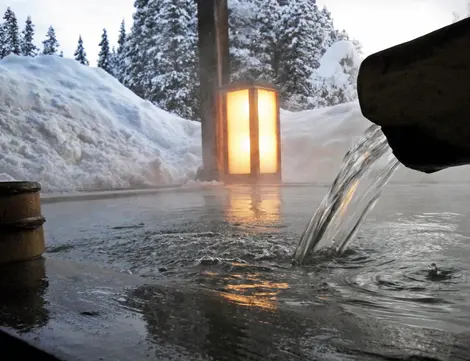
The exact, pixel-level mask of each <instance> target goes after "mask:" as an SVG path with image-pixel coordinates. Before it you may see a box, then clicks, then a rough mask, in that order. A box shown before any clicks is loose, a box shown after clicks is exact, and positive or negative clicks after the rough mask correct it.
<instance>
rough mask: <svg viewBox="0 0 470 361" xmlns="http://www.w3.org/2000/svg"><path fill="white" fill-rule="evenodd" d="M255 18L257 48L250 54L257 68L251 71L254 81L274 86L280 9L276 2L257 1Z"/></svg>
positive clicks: (277, 69)
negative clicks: (256, 62) (256, 61)
mask: <svg viewBox="0 0 470 361" xmlns="http://www.w3.org/2000/svg"><path fill="white" fill-rule="evenodd" d="M256 6H257V9H258V10H257V12H256V17H255V23H256V33H255V34H256V35H255V39H254V40H255V41H256V44H257V46H255V47H254V48H253V51H252V54H253V55H254V57H255V58H256V59H257V60H258V62H259V66H258V68H257V69H255V70H254V71H253V73H254V76H255V78H256V80H259V81H263V82H268V83H272V84H274V83H275V82H276V79H277V76H278V72H279V57H280V53H279V24H280V20H281V16H280V15H281V8H280V6H279V3H278V1H277V0H257V2H256Z"/></svg>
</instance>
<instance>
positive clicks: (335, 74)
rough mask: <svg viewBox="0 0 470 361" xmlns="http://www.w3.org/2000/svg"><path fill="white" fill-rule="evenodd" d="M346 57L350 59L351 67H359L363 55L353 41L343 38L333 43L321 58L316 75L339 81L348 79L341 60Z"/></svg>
mask: <svg viewBox="0 0 470 361" xmlns="http://www.w3.org/2000/svg"><path fill="white" fill-rule="evenodd" d="M345 59H348V60H349V63H350V65H349V66H350V67H351V68H354V69H359V66H360V64H361V61H362V60H361V57H360V56H359V54H358V52H357V49H356V47H355V46H354V44H353V43H352V42H351V41H348V40H341V41H337V42H336V43H334V44H333V45H331V46H330V47H329V48H328V50H327V51H326V52H325V54H324V55H323V56H322V57H321V59H320V67H319V68H318V69H317V71H316V75H317V76H319V77H322V78H326V79H329V78H333V79H337V80H339V81H341V80H344V81H347V80H348V75H347V74H345V69H344V66H343V65H341V62H342V61H343V60H345Z"/></svg>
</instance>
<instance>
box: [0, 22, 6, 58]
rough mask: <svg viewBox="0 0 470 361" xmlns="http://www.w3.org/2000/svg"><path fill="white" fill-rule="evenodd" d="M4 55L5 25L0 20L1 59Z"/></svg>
mask: <svg viewBox="0 0 470 361" xmlns="http://www.w3.org/2000/svg"><path fill="white" fill-rule="evenodd" d="M5 56H6V47H5V27H4V24H3V23H1V22H0V59H3V58H4V57H5Z"/></svg>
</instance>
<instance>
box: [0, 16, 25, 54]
mask: <svg viewBox="0 0 470 361" xmlns="http://www.w3.org/2000/svg"><path fill="white" fill-rule="evenodd" d="M3 20H4V23H3V52H4V55H5V56H7V55H10V54H15V55H20V54H21V47H20V33H19V28H18V21H17V19H16V15H15V13H14V12H13V11H12V10H11V9H10V8H7V11H6V12H5V15H4V16H3Z"/></svg>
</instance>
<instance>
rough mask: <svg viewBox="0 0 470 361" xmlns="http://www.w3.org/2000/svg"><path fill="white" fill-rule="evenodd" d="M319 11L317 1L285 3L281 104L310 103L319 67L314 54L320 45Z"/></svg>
mask: <svg viewBox="0 0 470 361" xmlns="http://www.w3.org/2000/svg"><path fill="white" fill-rule="evenodd" d="M318 13H319V12H318V8H317V7H316V4H314V3H312V1H311V0H292V1H291V2H290V3H289V5H288V6H284V7H283V13H282V18H281V25H280V34H282V35H281V37H280V47H281V48H280V52H281V53H280V54H281V58H280V62H281V65H280V69H279V77H278V84H279V87H280V97H281V102H282V104H283V105H284V106H286V107H289V108H291V109H307V108H309V107H310V106H311V104H310V103H309V98H310V97H311V96H312V95H313V89H312V83H311V78H312V76H313V74H314V70H315V68H316V67H318V62H316V59H315V57H314V56H315V54H316V52H317V51H318V46H319V39H318V34H317V32H316V31H315V29H317V26H316V22H317V20H318Z"/></svg>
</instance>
